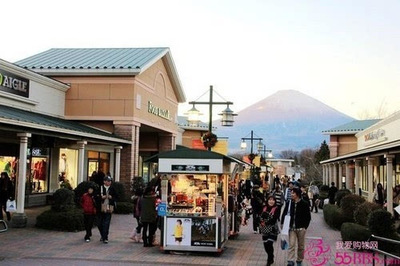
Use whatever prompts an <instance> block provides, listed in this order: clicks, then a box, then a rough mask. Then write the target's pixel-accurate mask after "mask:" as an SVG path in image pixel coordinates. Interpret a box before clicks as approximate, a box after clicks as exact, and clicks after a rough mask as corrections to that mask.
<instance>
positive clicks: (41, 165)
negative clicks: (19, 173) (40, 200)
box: [31, 156, 48, 193]
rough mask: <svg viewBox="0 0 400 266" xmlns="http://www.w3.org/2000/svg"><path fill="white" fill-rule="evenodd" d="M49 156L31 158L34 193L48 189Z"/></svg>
mask: <svg viewBox="0 0 400 266" xmlns="http://www.w3.org/2000/svg"><path fill="white" fill-rule="evenodd" d="M47 175H48V157H40V156H38V157H32V158H31V180H32V193H42V192H47V191H48V178H47Z"/></svg>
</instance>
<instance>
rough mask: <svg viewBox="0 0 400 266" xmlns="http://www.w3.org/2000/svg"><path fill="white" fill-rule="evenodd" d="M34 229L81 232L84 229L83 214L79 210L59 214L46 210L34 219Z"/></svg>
mask: <svg viewBox="0 0 400 266" xmlns="http://www.w3.org/2000/svg"><path fill="white" fill-rule="evenodd" d="M36 227H39V228H42V229H49V230H57V231H67V232H76V231H82V230H84V229H85V226H84V224H83V212H82V210H80V209H70V210H68V211H61V212H59V211H54V210H48V211H45V212H43V213H41V214H40V215H39V216H38V217H37V218H36Z"/></svg>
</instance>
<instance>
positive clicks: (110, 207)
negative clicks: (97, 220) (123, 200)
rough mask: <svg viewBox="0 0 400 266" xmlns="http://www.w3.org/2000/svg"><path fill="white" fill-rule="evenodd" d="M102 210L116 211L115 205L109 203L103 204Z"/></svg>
mask: <svg viewBox="0 0 400 266" xmlns="http://www.w3.org/2000/svg"><path fill="white" fill-rule="evenodd" d="M101 212H104V213H113V212H114V205H111V204H107V203H103V204H101Z"/></svg>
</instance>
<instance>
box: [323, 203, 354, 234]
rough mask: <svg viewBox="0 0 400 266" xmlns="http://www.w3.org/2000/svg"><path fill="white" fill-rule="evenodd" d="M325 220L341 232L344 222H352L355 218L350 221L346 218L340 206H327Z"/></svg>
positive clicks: (325, 206)
mask: <svg viewBox="0 0 400 266" xmlns="http://www.w3.org/2000/svg"><path fill="white" fill-rule="evenodd" d="M324 219H325V222H326V223H327V224H328V225H329V226H330V227H331V228H333V229H337V230H340V228H341V226H342V224H343V223H344V222H351V221H352V219H353V218H351V219H349V218H348V217H346V216H344V214H343V212H342V210H341V209H340V208H339V206H337V205H334V204H326V205H324Z"/></svg>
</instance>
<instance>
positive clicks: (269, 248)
mask: <svg viewBox="0 0 400 266" xmlns="http://www.w3.org/2000/svg"><path fill="white" fill-rule="evenodd" d="M279 212H280V208H279V207H278V206H277V205H276V200H275V197H274V196H272V195H271V196H269V197H268V198H267V204H266V206H264V208H263V211H262V213H261V225H260V229H261V227H263V226H265V227H267V228H268V229H267V232H264V233H263V232H261V233H262V234H263V236H262V240H263V243H264V250H265V252H267V254H268V260H267V265H271V264H273V263H274V241H276V240H277V238H278V233H279V231H278V227H277V220H278V218H279Z"/></svg>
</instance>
